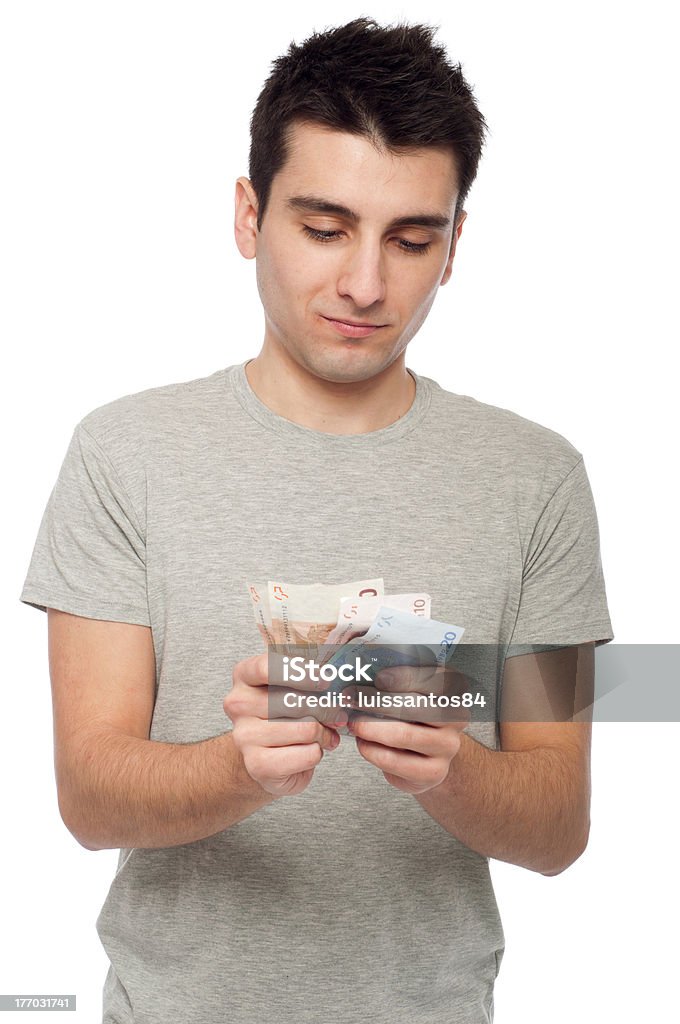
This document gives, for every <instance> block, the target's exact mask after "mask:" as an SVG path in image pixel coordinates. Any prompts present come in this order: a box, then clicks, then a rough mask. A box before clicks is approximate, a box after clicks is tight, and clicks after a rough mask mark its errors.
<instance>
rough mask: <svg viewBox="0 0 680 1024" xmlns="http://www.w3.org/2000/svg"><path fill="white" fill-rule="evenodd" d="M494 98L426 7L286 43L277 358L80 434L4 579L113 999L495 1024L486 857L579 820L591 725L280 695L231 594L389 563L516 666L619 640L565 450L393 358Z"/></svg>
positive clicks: (272, 227) (521, 850)
mask: <svg viewBox="0 0 680 1024" xmlns="http://www.w3.org/2000/svg"><path fill="white" fill-rule="evenodd" d="M484 127H485V123H484V119H483V118H482V116H481V114H480V112H479V110H478V109H477V106H476V104H475V102H474V98H473V96H472V93H471V91H470V89H469V87H468V86H467V84H466V83H465V81H464V79H463V77H462V74H461V71H460V67H459V66H458V67H452V66H451V65H450V64H449V63H448V62H447V59H446V55H445V53H444V51H443V49H442V48H441V47H438V46H435V45H434V44H433V42H432V30H431V29H430V28H428V27H426V26H420V25H414V26H405V25H401V26H397V27H388V28H383V27H380V26H378V25H376V23H375V22H373V21H372V20H371V19H366V18H360V19H357V20H355V21H353V22H350V23H349V24H347V25H344V26H341V27H339V28H336V29H333V30H329V31H327V32H324V33H323V34H317V35H314V36H312V37H311V38H310V39H308V40H307V41H306V42H304V43H303V44H301V45H299V46H296V45H292V46H291V47H290V50H289V52H288V54H287V55H285V56H284V57H281V58H280V59H279V60H277V61H276V62H275V65H274V70H273V71H272V74H271V76H270V78H269V79H268V81H267V83H266V85H265V87H264V89H263V91H262V93H261V95H260V97H259V98H258V102H257V105H256V108H255V111H254V114H253V119H252V123H251V131H252V146H251V154H250V178H245V177H242V178H239V179H238V182H237V184H236V197H235V198H236V213H235V232H236V241H237V244H238V247H239V250H240V252H241V253H242V255H243V256H244V257H246V258H248V259H252V258H255V259H256V272H257V281H258V287H259V292H260V296H261V299H262V305H263V308H264V315H265V331H264V341H263V344H262V348H261V351H260V353H259V354H258V355H257V357H255V358H253V359H250V360H248V361H247V362H246V363H244V364H241V365H234V366H229V367H227V368H226V369H220V370H218V371H217V372H215V373H214V374H212V375H211V376H208V377H205V378H200V379H197V380H192V381H187V382H183V383H179V384H170V385H165V386H162V387H158V388H153V389H150V390H148V391H144V392H141V393H138V394H133V395H127V396H124V397H122V398H120V399H117V400H116V401H113V402H111V403H109V404H108V405H105V406H102V407H100V408H98V409H95V410H93V411H92V412H91V413H89V414H88V415H87V416H85V417H84V419H83V420H82V421H81V422H80V423H79V424H78V425H77V426H76V428H75V431H74V434H73V438H72V440H71V444H70V446H69V450H68V452H67V454H66V458H65V460H64V464H63V466H62V468H61V471H60V475H59V479H58V481H57V483H56V485H55V488H54V490H53V492H52V495H51V497H50V501H49V503H48V506H47V509H46V510H45V514H44V517H43V522H42V524H41V527H40V532H39V536H38V539H37V541H36V546H35V550H34V553H33V559H32V561H31V565H30V568H29V572H28V576H27V579H26V582H25V585H24V589H23V591H22V594H21V599H22V600H23V601H25V602H26V603H28V604H33V605H35V606H36V607H39V608H42V609H47V610H48V613H49V614H48V621H49V651H50V666H51V676H52V687H53V704H54V716H55V737H56V750H55V766H56V775H57V783H58V793H59V805H60V810H61V813H62V816H63V819H64V821H65V823H66V825H67V826H68V827H69V829H70V830H71V831H72V833H73V834H74V836H75V837H76V838H77V839H78V841H79V842H80V843H81V844H82V845H83V846H84V847H86V848H87V849H90V850H97V849H107V848H113V849H120V859H119V866H118V871H117V873H116V876H115V878H114V879H113V882H112V885H111V888H110V891H109V894H108V896H107V899H106V902H105V904H104V907H103V908H102V911H101V913H100V915H99V918H98V920H97V928H98V932H99V936H100V938H101V941H102V943H103V945H104V948H105V950H106V952H107V954H108V956H109V958H110V961H111V967H110V970H109V972H108V975H107V979H106V983H105V987H104V1016H103V1019H104V1021H105V1022H107V1024H113V1022H114V1021H115V1022H117V1024H123V1022H124V1024H131V1022H133V1021H134V1022H141V1021H144V1022H145V1024H147V1022H148V1024H151V1022H161V1021H164V1022H166V1021H169V1020H176V1021H182V1022H189V1021H200V1022H201V1024H216V1022H218V1021H219V1022H222V1021H223V1020H225V1019H228V1020H230V1021H231V1022H233V1024H255V1022H257V1024H260V1022H261V1021H263V1020H273V1021H277V1022H278V1021H281V1022H288V1021H291V1022H292V1021H296V1022H307V1021H308V1022H312V1021H313V1022H317V1021H326V1020H335V1021H338V1022H339V1024H343V1022H346V1024H350V1022H356V1021H359V1020H364V1019H366V1018H367V1017H368V1016H370V1017H372V1018H374V1019H375V1020H377V1021H382V1020H384V1021H390V1022H394V1021H406V1020H408V1021H412V1022H422V1024H434V1022H437V1024H443V1022H444V1021H446V1022H460V1024H478V1022H482V1021H490V1020H491V1019H492V1018H493V987H494V982H495V979H496V976H497V973H498V969H499V967H500V963H501V959H502V956H503V950H504V936H503V930H502V926H501V921H500V917H499V914H498V910H497V907H496V902H495V899H494V894H493V889H492V885H491V881H490V876H489V864H488V859H489V857H496V858H498V859H501V860H505V861H508V862H511V863H514V864H518V865H521V866H524V867H527V868H529V869H531V870H534V871H538V872H541V873H543V874H545V875H554V874H557V873H558V872H560V871H562V870H564V869H565V868H566V867H567V866H568V865H569V864H571V863H572V862H573V861H574V860H575V859H576V858H577V857H578V856H579V855H580V854H581V852H582V851H583V849H584V848H585V845H586V842H587V836H588V828H589V743H590V732H589V726H588V725H587V723H585V722H581V723H577V722H565V721H562V722H552V723H551V722H547V721H544V722H531V721H526V722H519V721H515V722H512V721H506V720H503V721H501V722H500V724H498V723H496V722H494V721H474V720H473V721H472V722H471V723H470V724H469V726H468V727H467V728H465V729H464V730H463V728H462V726H463V724H464V723H460V722H451V721H448V722H446V721H443V722H437V723H434V724H432V723H430V724H425V723H422V722H404V721H396V720H394V721H389V720H388V721H377V720H371V719H370V718H369V717H368V716H359V717H358V718H357V719H356V721H355V722H354V723H353V724H352V727H351V731H350V732H347V730H343V735H342V740H341V739H340V731H339V729H338V725H339V722H338V720H337V715H336V716H335V718H333V717H332V716H327V717H326V718H325V719H324V717H323V715H322V714H319V716H318V718H317V719H313V720H305V721H298V722H295V723H293V722H281V721H275V720H271V719H270V718H269V716H268V713H267V686H268V659H267V655H266V653H261V644H260V643H259V641H258V638H257V633H256V631H255V628H254V626H253V623H252V617H251V613H250V610H249V608H248V605H247V599H246V597H245V594H246V584H247V583H248V582H250V581H252V580H259V579H272V578H277V579H281V580H285V581H288V582H291V583H303V584H304V583H312V582H317V581H318V582H330V583H333V582H343V581H346V580H358V579H362V578H367V577H377V576H384V577H385V579H386V581H387V583H388V584H389V589H390V590H392V591H393V592H394V591H399V592H407V591H413V590H420V589H422V590H426V591H427V592H428V593H429V594H430V595H431V597H432V607H433V610H434V611H436V618H437V619H439V620H443V621H445V622H449V623H457V624H459V625H461V626H462V627H464V629H465V631H466V632H465V636H464V642H465V643H467V644H473V645H474V644H479V645H485V644H488V645H497V647H498V649H500V650H502V651H503V653H504V654H510V655H514V657H509V658H508V663H507V664H508V665H510V666H512V668H511V669H510V670H509V671H508V670H507V667H506V681H507V682H508V683H509V684H511V683H513V680H514V682H515V683H517V681H518V680H520V681H521V682H522V683H524V682H526V681H527V680H528V678H529V675H530V674H531V673H534V675H537V674H540V675H541V676H542V678H543V679H548V678H550V677H551V676H559V674H560V672H561V671H562V669H561V666H562V665H563V663H564V659H563V654H564V650H563V649H564V648H571V649H572V650H577V651H578V652H579V654H580V655H581V658H580V661H579V664H582V665H583V664H585V665H586V669H585V670H582V671H584V672H585V675H586V676H587V675H588V672H590V675H591V676H592V644H593V643H598V642H599V643H603V642H606V641H607V640H609V639H611V638H612V636H613V634H612V631H611V624H610V621H609V615H608V611H607V604H606V596H605V590H604V583H603V578H602V570H601V566H600V556H599V541H598V527H597V519H596V514H595V509H594V506H593V501H592V494H591V492H590V487H589V483H588V479H587V476H586V472H585V468H584V464H583V459H582V457H581V455H580V454H579V452H577V451H576V450H575V449H574V448H573V446H572V445H571V444H570V443H569V442H568V441H567V440H565V439H564V438H563V437H561V436H560V435H558V434H556V433H554V432H553V431H551V430H548V429H547V428H545V427H542V426H540V425H538V424H535V423H532V422H530V421H528V420H525V419H523V418H522V417H520V416H517V415H516V414H514V413H511V412H509V411H507V410H504V409H498V408H495V407H492V406H489V405H485V404H483V403H480V402H477V401H475V400H474V399H472V398H468V397H465V396H461V395H457V394H454V393H452V392H448V391H445V390H443V389H442V388H440V387H439V386H438V385H437V384H436V383H435V382H434V381H432V380H430V379H428V378H425V377H421V376H419V375H418V374H416V373H414V372H413V371H412V370H410V369H407V368H406V365H405V352H406V347H407V345H408V343H409V342H410V341H411V339H412V338H413V337H414V336H415V334H416V333H417V331H418V329H419V327H420V326H421V325H422V323H423V322H424V320H425V318H426V316H427V314H428V312H429V309H430V307H431V305H432V302H433V301H434V298H435V296H436V295H437V293H438V290H439V287H440V285H442V284H445V283H446V282H447V281H448V280H449V277H450V276H451V273H452V263H453V259H454V255H455V251H456V244H457V242H458V240H459V238H460V235H461V231H462V226H463V222H464V220H465V217H466V214H465V211H464V210H463V203H464V200H465V197H466V195H467V192H468V190H469V187H470V185H471V183H472V181H473V180H474V177H475V174H476V169H477V163H478V160H479V157H480V153H481V147H482V141H483V134H484ZM445 343H446V341H445V340H444V339H442V344H445ZM533 645H541V647H542V648H544V649H543V650H542V653H541V654H540V655H539V654H536V655H534V654H531V653H528V652H530V651H532V650H533ZM555 647H556V648H558V649H557V650H555V649H553V648H555ZM587 681H588V680H587V679H586V682H587ZM225 712H226V713H227V715H228V716H229V717H228V719H227V718H225Z"/></svg>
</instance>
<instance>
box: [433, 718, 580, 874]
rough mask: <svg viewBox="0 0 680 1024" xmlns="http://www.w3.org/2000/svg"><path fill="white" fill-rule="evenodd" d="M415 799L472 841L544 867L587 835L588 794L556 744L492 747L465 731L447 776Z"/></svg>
mask: <svg viewBox="0 0 680 1024" xmlns="http://www.w3.org/2000/svg"><path fill="white" fill-rule="evenodd" d="M588 796H589V794H588ZM416 799H417V800H418V801H419V803H420V804H421V805H422V807H423V808H424V809H425V810H426V811H427V812H428V814H430V815H431V816H432V817H433V818H434V819H435V821H438V822H439V824H440V825H442V827H443V828H445V829H446V831H447V832H450V833H451V835H453V836H455V837H456V838H457V839H459V840H460V841H461V842H462V843H464V844H465V845H466V846H469V847H470V849H472V850H475V851H476V852H477V853H481V854H483V855H484V856H486V857H494V858H495V859H497V860H504V861H508V862H509V863H510V864H517V865H519V866H520V867H526V868H530V869H531V870H533V871H540V872H541V873H542V874H546V875H547V874H553V875H554V874H558V873H559V872H560V871H562V870H564V868H566V867H568V866H569V864H571V863H572V862H573V861H574V860H576V859H577V857H579V856H580V854H581V853H582V852H583V850H584V849H585V846H586V843H587V840H588V830H589V824H590V817H589V810H588V808H589V800H584V797H583V793H582V792H580V790H579V783H578V779H577V777H575V774H574V771H573V766H572V765H570V764H569V763H568V759H567V758H566V757H565V755H563V754H562V752H561V751H559V750H556V749H547V748H541V749H538V750H522V751H514V750H508V751H498V750H491V749H489V748H488V747H485V746H483V745H482V744H480V743H477V742H476V741H475V740H473V739H472V737H471V736H468V735H467V734H466V733H462V734H461V745H460V750H459V751H458V753H457V754H456V756H455V757H454V758H453V760H452V762H451V768H450V771H449V774H448V776H447V778H446V779H445V780H444V782H442V783H441V785H439V786H435V787H434V789H430V790H427V791H426V792H425V793H420V794H418V795H417V796H416Z"/></svg>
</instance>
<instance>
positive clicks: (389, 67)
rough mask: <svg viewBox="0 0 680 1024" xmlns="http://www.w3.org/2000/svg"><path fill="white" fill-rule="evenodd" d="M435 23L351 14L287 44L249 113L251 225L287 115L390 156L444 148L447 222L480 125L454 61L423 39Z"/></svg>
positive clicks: (467, 180) (276, 159)
mask: <svg viewBox="0 0 680 1024" xmlns="http://www.w3.org/2000/svg"><path fill="white" fill-rule="evenodd" d="M436 28H438V26H436V27H433V26H431V25H422V24H419V25H409V24H406V23H399V24H396V25H387V26H381V25H378V23H377V22H376V21H374V19H373V18H366V17H361V18H355V19H354V20H353V21H350V22H348V23H347V24H345V25H341V26H338V27H336V28H330V29H327V30H326V31H325V32H322V33H317V32H315V33H313V34H312V35H311V36H310V37H309V38H308V39H306V40H305V41H304V42H303V43H301V44H299V45H298V44H296V43H294V42H293V43H291V44H290V46H289V48H288V52H287V53H286V54H284V55H283V56H281V57H278V58H276V60H274V61H273V65H272V66H273V70H272V72H271V74H270V75H269V77H268V79H267V81H266V82H265V84H264V86H263V88H262V91H261V92H260V95H259V96H258V98H257V102H256V104H255V108H254V110H253V114H252V117H251V120H250V138H251V142H250V156H249V169H248V173H249V177H250V181H251V183H252V186H253V188H254V190H255V193H256V195H257V200H258V215H257V227H258V230H259V229H260V228H261V227H262V218H263V216H264V212H265V210H266V207H267V202H268V200H269V195H270V191H271V184H272V180H273V179H274V176H275V175H276V174H277V173H278V172H279V171H280V170H281V168H282V167H283V165H284V164H285V162H286V159H287V156H288V150H287V143H288V141H289V136H290V131H291V128H292V127H293V125H294V124H295V123H313V124H318V125H323V126H325V127H328V128H334V129H337V130H339V131H344V132H349V133H351V134H354V135H363V136H366V137H367V138H369V139H370V140H371V141H372V142H373V143H374V145H375V146H376V147H377V148H378V149H380V148H383V147H384V148H386V149H387V150H388V151H390V152H394V153H395V154H397V153H399V152H401V151H404V150H408V149H409V148H415V147H422V146H440V147H441V146H443V147H446V146H448V147H450V149H451V151H452V153H453V156H454V161H455V166H456V168H457V171H458V187H459V193H458V200H457V203H456V210H455V218H454V226H455V224H457V221H458V217H459V215H460V212H461V211H462V209H463V204H464V202H465V199H466V197H467V194H468V192H469V189H470V186H471V185H472V182H473V181H474V179H475V177H476V174H477V167H478V164H479V159H480V156H481V152H482V147H483V145H484V141H485V133H486V131H487V130H488V125H487V123H486V121H485V120H484V118H483V116H482V114H481V113H480V111H479V109H478V107H477V103H476V101H475V98H474V95H473V92H472V89H471V88H470V86H469V85H468V83H467V82H466V81H465V78H464V77H463V74H462V70H461V65H460V64H451V63H449V61H448V58H447V54H446V51H445V50H444V47H443V46H439V45H437V44H434V43H433V42H432V37H433V34H434V32H435V31H436Z"/></svg>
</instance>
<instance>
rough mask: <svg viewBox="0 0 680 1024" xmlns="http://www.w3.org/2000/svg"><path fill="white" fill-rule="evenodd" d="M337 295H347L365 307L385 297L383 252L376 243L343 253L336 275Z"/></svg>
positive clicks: (361, 306)
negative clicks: (338, 273)
mask: <svg viewBox="0 0 680 1024" xmlns="http://www.w3.org/2000/svg"><path fill="white" fill-rule="evenodd" d="M338 295H347V296H349V298H351V299H352V302H353V303H354V304H355V306H356V307H357V308H361V309H366V308H368V307H369V306H372V305H373V304H374V303H376V302H382V301H383V299H384V298H385V266H384V253H383V252H382V250H381V248H380V246H379V245H378V244H369V243H366V244H365V245H360V246H357V247H356V248H355V249H353V250H352V251H351V252H348V253H347V254H346V255H345V259H344V262H343V264H342V267H341V272H340V275H339V277H338Z"/></svg>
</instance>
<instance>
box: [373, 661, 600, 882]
mask: <svg viewBox="0 0 680 1024" xmlns="http://www.w3.org/2000/svg"><path fill="white" fill-rule="evenodd" d="M570 650H571V657H565V653H564V650H555V651H546V652H542V653H540V654H538V655H536V654H528V655H520V656H517V657H514V658H509V659H508V661H507V662H506V672H505V677H504V688H505V687H507V691H508V696H509V698H510V701H509V703H508V706H509V707H511V708H514V709H519V707H520V706H523V707H524V708H525V709H526V710H527V711H528V710H530V709H531V710H532V712H533V713H534V717H536V715H535V711H536V708H537V707H540V706H541V705H540V696H541V694H542V695H543V697H544V698H547V699H548V703H549V705H550V706H551V707H552V708H553V710H555V709H559V707H560V704H562V703H563V701H564V699H565V695H566V694H568V693H570V692H571V693H572V694H573V693H574V676H573V672H574V662H575V656H576V655H577V654H578V678H577V680H576V683H577V691H578V708H586V707H587V706H588V705H589V703H590V702H591V701H592V696H591V697H590V699H588V696H587V695H588V694H589V693H592V689H593V677H594V655H593V646H592V644H583V645H581V646H580V647H579V648H578V649H576V648H572V649H570ZM530 694H533V695H534V697H535V700H534V699H532V698H531V697H530V696H529V695H530ZM544 707H547V705H545V703H544ZM501 717H502V716H501ZM527 717H529V715H528V714H527ZM544 717H545V718H546V719H547V718H549V714H546V715H544ZM580 717H581V719H584V718H585V717H586V716H585V715H583V713H581V716H580ZM423 730H425V731H423ZM500 731H501V750H498V751H497V750H491V749H489V748H488V747H485V746H483V745H482V744H480V743H477V742H476V741H475V740H474V739H472V737H470V736H468V735H466V734H465V733H462V732H460V731H459V726H457V725H456V723H443V724H440V725H438V726H437V727H433V726H432V725H412V724H407V723H385V722H371V721H370V720H368V719H364V720H362V721H361V722H357V723H356V724H355V726H354V729H353V732H354V733H355V735H356V736H358V737H359V740H358V745H359V749H360V752H361V753H362V755H363V756H364V757H366V759H367V760H369V761H371V763H373V764H375V765H376V766H377V767H378V768H381V769H382V770H383V771H384V772H385V773H386V778H387V779H388V781H389V782H390V783H391V784H393V785H395V786H397V788H399V789H403V790H405V791H406V792H412V793H413V795H414V796H415V797H416V799H417V800H418V802H419V803H420V804H421V806H422V807H423V808H424V809H425V810H426V811H427V812H428V814H430V815H431V816H432V817H433V818H434V819H435V821H437V822H439V824H440V825H442V827H443V828H445V829H446V831H447V832H450V833H451V835H453V836H455V837H456V838H457V839H459V840H460V841H461V842H462V843H464V844H465V845H466V846H468V847H470V849H472V850H475V851H477V852H478V853H481V854H483V855H484V856H487V857H493V858H495V859H497V860H504V861H507V862H509V863H511V864H517V865H519V866H520V867H526V868H529V869H531V870H533V871H538V872H540V873H541V874H544V875H556V874H559V873H560V872H561V871H563V870H564V869H565V868H567V867H568V866H569V865H570V864H572V863H573V862H574V861H575V860H576V859H577V858H578V857H579V856H580V855H581V853H582V852H583V851H584V850H585V848H586V845H587V841H588V834H589V828H590V741H591V725H590V722H589V721H586V720H579V721H573V722H569V721H556V722H551V721H549V720H546V721H543V722H539V721H525V722H521V721H514V722H510V721H501V724H500ZM392 744H393V745H392ZM414 750H417V751H418V752H419V754H417V755H414V754H413V753H412V751H414ZM445 757H448V759H449V768H448V773H447V774H446V775H445V777H444V779H443V781H441V782H439V783H438V784H435V785H432V784H431V783H430V785H429V786H428V784H427V783H428V776H429V775H431V773H432V772H436V771H437V770H438V769H437V765H438V764H439V763H440V762H441V761H442V758H445ZM440 777H441V775H440Z"/></svg>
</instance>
